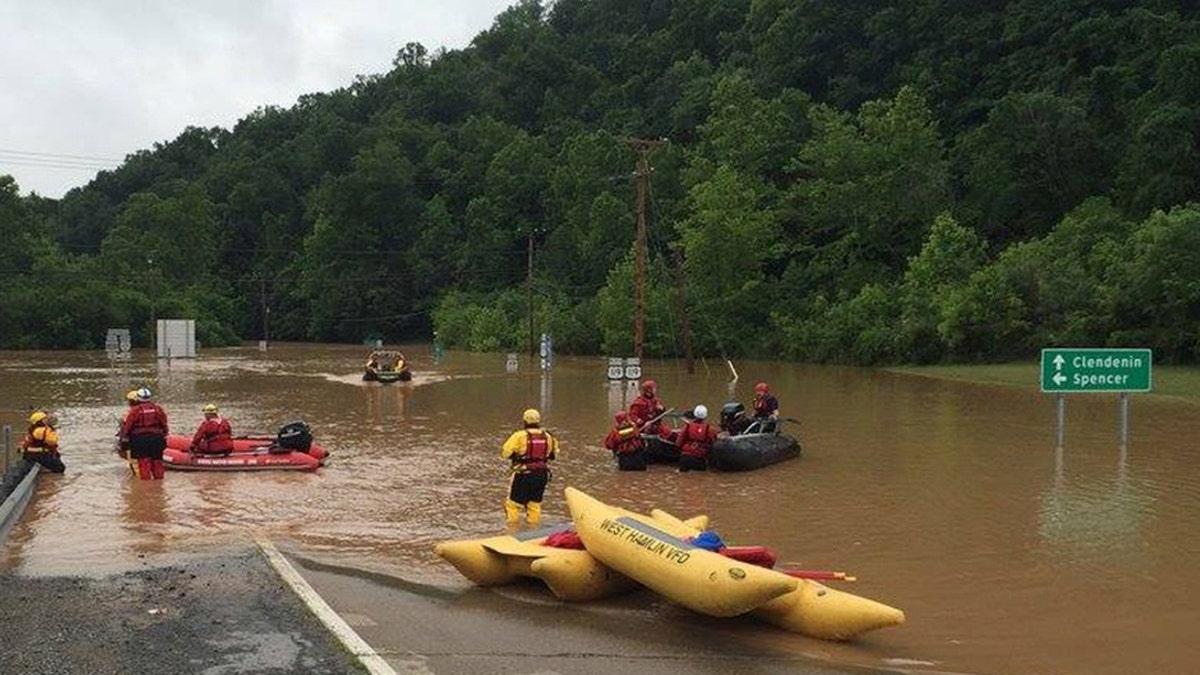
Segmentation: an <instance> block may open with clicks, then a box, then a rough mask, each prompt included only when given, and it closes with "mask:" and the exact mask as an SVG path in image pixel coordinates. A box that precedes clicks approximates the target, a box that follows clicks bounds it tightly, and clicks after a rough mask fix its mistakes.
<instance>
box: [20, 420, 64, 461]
mask: <svg viewBox="0 0 1200 675" xmlns="http://www.w3.org/2000/svg"><path fill="white" fill-rule="evenodd" d="M57 427H58V417H56V416H55V415H54V413H46V412H42V411H41V410H39V411H37V412H35V413H33V414H32V415H30V416H29V429H28V430H27V431H26V432H25V437H24V438H22V439H21V456H22V457H24V458H25V461H26V462H30V463H33V464H38V465H40V466H41V467H42V468H43V469H45V470H46V471H49V472H51V473H62V472H64V471H66V470H67V467H66V465H65V464H63V461H62V457H61V456H60V455H59V453H58V428H57Z"/></svg>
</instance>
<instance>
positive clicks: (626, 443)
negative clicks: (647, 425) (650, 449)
mask: <svg viewBox="0 0 1200 675" xmlns="http://www.w3.org/2000/svg"><path fill="white" fill-rule="evenodd" d="M615 431H616V442H615V443H613V448H612V450H613V452H615V453H617V454H618V455H628V454H631V453H634V452H637V451H638V450H641V449H642V438H641V436H639V435H638V430H637V427H635V426H633V425H632V424H626V425H624V426H621V427H618V428H617V429H616V430H615Z"/></svg>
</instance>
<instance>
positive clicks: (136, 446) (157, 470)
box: [119, 387, 169, 480]
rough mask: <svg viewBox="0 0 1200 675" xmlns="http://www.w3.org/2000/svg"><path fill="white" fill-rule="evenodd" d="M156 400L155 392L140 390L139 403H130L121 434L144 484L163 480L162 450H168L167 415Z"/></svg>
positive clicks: (121, 439)
mask: <svg viewBox="0 0 1200 675" xmlns="http://www.w3.org/2000/svg"><path fill="white" fill-rule="evenodd" d="M153 399H154V394H153V392H151V391H150V390H149V389H147V388H146V387H142V388H141V389H138V390H137V401H132V402H130V405H129V411H128V412H127V413H126V414H125V421H124V422H122V423H121V431H120V434H119V436H120V442H121V443H122V444H125V443H127V444H128V446H129V456H130V458H131V459H133V460H134V461H135V462H137V476H138V478H141V479H142V480H150V479H152V478H153V479H158V480H161V479H162V477H163V450H165V449H166V448H167V433H168V432H169V427H168V426H167V413H166V412H164V411H163V409H162V408H160V407H159V406H158V404H157V403H155V402H154V400H153Z"/></svg>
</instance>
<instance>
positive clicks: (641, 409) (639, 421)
mask: <svg viewBox="0 0 1200 675" xmlns="http://www.w3.org/2000/svg"><path fill="white" fill-rule="evenodd" d="M666 412H667V409H666V407H665V406H663V403H662V399H660V398H658V384H657V383H656V382H655V381H654V380H646V381H645V382H643V383H642V389H641V392H640V393H639V394H638V395H637V398H635V399H633V403H630V404H629V420H630V421H631V422H633V424H634V426H636V427H639V428H640V429H641V433H643V434H648V435H652V436H662V437H663V438H666V437H668V436H669V435H670V433H671V429H670V428H668V427H667V426H666V425H664V424H663V423H662V417H663V415H664V414H665V413H666Z"/></svg>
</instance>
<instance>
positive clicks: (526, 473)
mask: <svg viewBox="0 0 1200 675" xmlns="http://www.w3.org/2000/svg"><path fill="white" fill-rule="evenodd" d="M521 421H522V422H523V424H524V428H522V429H518V430H517V431H514V432H513V433H512V434H511V435H510V436H509V437H508V440H506V441H504V445H503V447H501V449H500V457H501V458H503V459H507V460H509V461H510V462H511V464H512V478H511V479H510V481H509V487H508V497H507V498H506V499H505V500H504V515H505V520H506V521H507V523H508V527H509V529H510V530H515V529H517V527H518V526H519V525H520V522H521V511H522V509H524V511H525V523H526V525H527V526H528V527H530V528H535V527H537V526H538V525H539V524H540V523H541V521H542V498H543V497H544V496H545V494H546V484H547V483H549V482H550V461H551V460H553V459H555V458H557V457H558V439H557V438H555V437H554V436H551V435H550V433H549V432H547V431H545V430H543V429H542V414H541V413H539V412H538V411H537V410H535V409H533V408H529V409H528V410H526V411H525V412H524V413H522V414H521Z"/></svg>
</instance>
